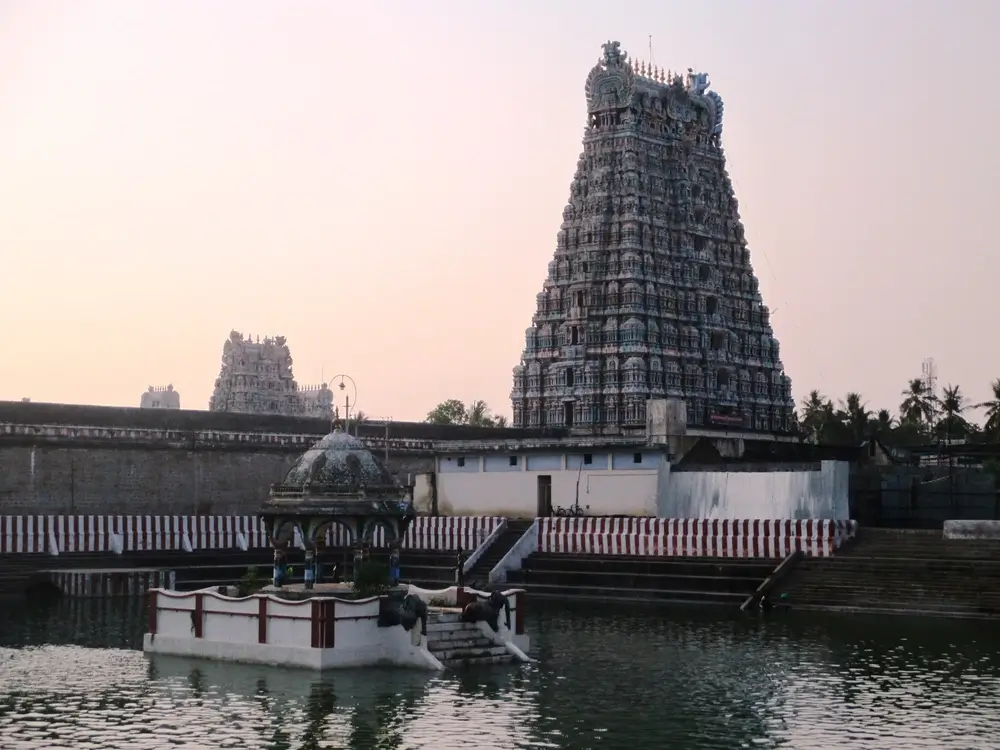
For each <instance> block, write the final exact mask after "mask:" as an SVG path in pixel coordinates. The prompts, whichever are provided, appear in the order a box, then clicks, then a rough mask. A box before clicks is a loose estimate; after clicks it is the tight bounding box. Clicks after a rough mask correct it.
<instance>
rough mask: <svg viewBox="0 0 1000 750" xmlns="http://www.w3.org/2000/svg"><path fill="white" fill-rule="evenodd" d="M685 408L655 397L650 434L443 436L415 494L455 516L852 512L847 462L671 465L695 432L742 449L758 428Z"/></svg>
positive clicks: (426, 506) (810, 515) (720, 447)
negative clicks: (707, 426) (704, 426)
mask: <svg viewBox="0 0 1000 750" xmlns="http://www.w3.org/2000/svg"><path fill="white" fill-rule="evenodd" d="M683 412H684V409H683V402H682V401H673V402H671V401H669V400H661V401H656V400H651V401H650V402H649V403H647V405H646V415H647V434H646V435H645V436H628V437H626V436H615V437H611V436H605V437H567V438H548V439H543V438H533V439H518V440H475V441H444V442H440V443H437V444H436V445H435V452H436V458H435V471H434V476H433V477H424V478H422V480H421V481H419V482H418V488H417V491H416V493H415V502H416V503H417V506H418V510H420V511H425V512H428V511H429V512H434V511H435V510H436V512H437V513H440V514H442V515H455V516H465V515H469V516H472V515H489V516H507V517H512V518H515V517H517V518H534V517H538V516H548V515H552V512H553V510H555V509H556V508H560V507H561V508H569V507H571V506H573V505H575V504H577V502H579V505H580V507H581V508H582V509H583V512H584V513H585V514H586V515H590V516H608V515H628V516H653V517H661V518H715V519H724V518H754V519H785V518H790V519H831V520H846V519H847V518H848V515H849V512H848V485H849V477H850V464H848V463H847V462H845V461H811V462H808V461H801V462H799V463H796V464H788V463H785V464H770V465H759V464H756V465H748V464H740V463H732V464H718V463H716V464H714V465H701V466H697V465H678V466H676V467H675V466H672V464H671V461H672V460H676V459H677V458H678V457H680V456H683V455H684V454H685V453H687V451H688V450H690V449H691V447H692V446H693V445H694V444H695V443H696V442H697V441H698V440H708V441H710V442H711V443H712V444H713V445H714V446H715V448H716V450H717V451H719V453H720V454H721V455H726V456H730V457H732V458H736V457H738V456H740V455H741V454H742V452H743V444H744V441H746V440H753V439H755V438H757V437H758V436H756V435H753V434H747V433H738V432H727V431H718V430H717V431H707V430H698V429H692V428H690V427H689V426H687V425H686V424H685V421H686V420H685V419H684V413H683ZM770 439H771V440H780V441H782V442H786V441H790V440H793V439H792V438H786V437H784V436H780V437H779V436H772V437H771V438H770ZM435 505H436V508H435V507H434V506H435Z"/></svg>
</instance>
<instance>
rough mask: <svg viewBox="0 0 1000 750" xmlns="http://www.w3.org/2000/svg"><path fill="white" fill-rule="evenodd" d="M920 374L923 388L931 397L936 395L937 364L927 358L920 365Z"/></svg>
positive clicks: (932, 358) (930, 358)
mask: <svg viewBox="0 0 1000 750" xmlns="http://www.w3.org/2000/svg"><path fill="white" fill-rule="evenodd" d="M920 372H921V374H922V375H923V381H924V388H926V389H927V393H928V394H929V395H931V396H936V395H937V379H938V374H937V363H935V362H934V357H928V358H927V359H925V360H924V361H923V363H922V364H921V365H920Z"/></svg>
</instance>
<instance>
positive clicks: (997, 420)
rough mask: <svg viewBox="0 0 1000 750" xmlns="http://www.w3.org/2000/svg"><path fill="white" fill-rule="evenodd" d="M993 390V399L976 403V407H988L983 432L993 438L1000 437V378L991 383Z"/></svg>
mask: <svg viewBox="0 0 1000 750" xmlns="http://www.w3.org/2000/svg"><path fill="white" fill-rule="evenodd" d="M990 389H991V390H992V391H993V400H991V401H984V402H983V403H981V404H976V406H975V408H976V409H986V423H985V424H984V425H983V432H985V433H986V434H987V435H989V436H990V437H992V438H994V439H995V438H997V437H1000V378H997V379H996V380H994V381H993V382H992V383H990Z"/></svg>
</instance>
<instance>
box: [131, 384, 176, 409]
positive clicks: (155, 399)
mask: <svg viewBox="0 0 1000 750" xmlns="http://www.w3.org/2000/svg"><path fill="white" fill-rule="evenodd" d="M139 408H140V409H180V408H181V395H180V394H179V393H178V392H177V391H175V390H174V387H173V386H172V385H167V386H159V387H153V386H149V388H147V389H146V392H145V393H143V394H142V398H141V399H140V400H139Z"/></svg>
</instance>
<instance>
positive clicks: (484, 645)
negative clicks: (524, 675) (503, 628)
mask: <svg viewBox="0 0 1000 750" xmlns="http://www.w3.org/2000/svg"><path fill="white" fill-rule="evenodd" d="M502 616H503V615H501V617H502ZM427 650H428V651H430V652H431V653H432V654H434V656H436V657H437V659H438V661H440V662H441V663H442V664H443V665H444V666H445V667H449V668H454V667H465V666H473V665H482V664H510V663H511V662H513V661H514V658H513V656H511V654H510V653H509V652H508V651H507V649H506V648H505V647H504V646H498V645H496V644H495V643H493V641H491V640H489V639H488V638H487V637H486V636H485V635H483V633H482V631H481V630H480V629H479V625H477V624H476V623H471V622H463V621H462V611H461V610H460V609H445V610H440V611H431V613H430V615H429V617H428V621H427Z"/></svg>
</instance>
